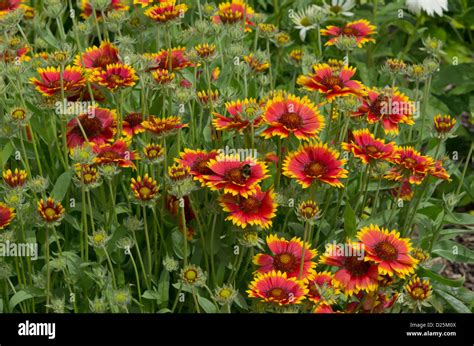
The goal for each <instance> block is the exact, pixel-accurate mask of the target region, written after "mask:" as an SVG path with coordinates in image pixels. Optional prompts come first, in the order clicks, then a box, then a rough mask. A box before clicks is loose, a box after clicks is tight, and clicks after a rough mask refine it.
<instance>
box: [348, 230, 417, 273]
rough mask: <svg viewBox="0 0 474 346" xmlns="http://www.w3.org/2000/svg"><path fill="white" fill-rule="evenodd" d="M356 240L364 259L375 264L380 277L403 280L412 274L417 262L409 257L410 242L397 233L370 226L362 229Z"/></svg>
mask: <svg viewBox="0 0 474 346" xmlns="http://www.w3.org/2000/svg"><path fill="white" fill-rule="evenodd" d="M357 238H358V239H359V240H360V241H361V242H362V244H364V250H365V259H366V260H367V261H369V260H370V261H373V262H375V263H377V264H378V269H379V273H380V274H381V275H386V274H387V275H390V276H393V275H394V274H395V275H396V276H399V277H401V278H404V277H405V276H406V275H409V274H411V273H413V272H414V269H415V266H416V264H417V263H418V261H417V260H416V259H415V258H413V257H412V256H411V255H410V251H412V246H411V242H410V240H409V239H408V238H401V237H400V233H399V232H397V231H395V230H392V231H391V232H389V230H388V229H385V228H380V227H379V226H377V225H370V226H367V227H363V228H362V229H361V230H360V231H359V232H358V233H357Z"/></svg>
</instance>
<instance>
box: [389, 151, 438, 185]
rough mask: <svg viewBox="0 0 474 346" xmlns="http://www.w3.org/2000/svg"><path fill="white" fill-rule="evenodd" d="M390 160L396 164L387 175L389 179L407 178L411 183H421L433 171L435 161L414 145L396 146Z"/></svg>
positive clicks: (399, 179) (400, 179)
mask: <svg viewBox="0 0 474 346" xmlns="http://www.w3.org/2000/svg"><path fill="white" fill-rule="evenodd" d="M389 162H391V163H393V164H395V167H393V168H391V169H390V170H389V171H388V173H387V174H386V175H385V178H386V179H388V180H394V181H402V180H403V179H407V180H408V182H409V183H410V184H416V185H419V184H421V182H422V181H423V179H425V177H426V176H427V175H428V174H429V173H430V172H432V171H431V170H432V168H433V167H434V161H433V159H432V158H431V157H429V156H425V155H421V153H420V152H419V151H417V150H415V148H413V147H409V146H406V147H396V148H395V150H394V155H393V156H392V157H391V158H390V159H389Z"/></svg>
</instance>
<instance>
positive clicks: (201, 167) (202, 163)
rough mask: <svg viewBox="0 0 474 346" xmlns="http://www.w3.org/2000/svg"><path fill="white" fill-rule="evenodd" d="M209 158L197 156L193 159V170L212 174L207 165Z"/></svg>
mask: <svg viewBox="0 0 474 346" xmlns="http://www.w3.org/2000/svg"><path fill="white" fill-rule="evenodd" d="M208 162H209V160H206V159H203V158H199V159H196V161H194V164H193V166H192V169H193V171H196V172H198V173H199V174H212V170H211V169H210V168H209V167H207V164H208Z"/></svg>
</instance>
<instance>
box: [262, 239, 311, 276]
mask: <svg viewBox="0 0 474 346" xmlns="http://www.w3.org/2000/svg"><path fill="white" fill-rule="evenodd" d="M267 246H268V248H269V249H270V252H271V254H264V253H260V254H257V255H255V256H254V258H253V263H254V264H256V265H258V266H259V268H258V269H257V271H258V272H259V273H269V272H271V271H280V272H283V273H286V275H287V277H289V278H292V277H294V278H300V279H301V280H304V279H306V278H307V277H308V276H309V275H310V274H313V273H314V268H315V267H316V263H315V262H314V259H315V257H316V256H317V255H318V252H317V251H316V250H314V249H311V245H310V244H309V243H306V242H303V241H302V240H301V239H300V238H297V237H293V238H292V239H290V240H286V239H285V238H278V236H276V235H269V236H267ZM303 252H304V257H303ZM302 260H303V271H302V273H301V274H302V275H301V277H300V270H301V261H302Z"/></svg>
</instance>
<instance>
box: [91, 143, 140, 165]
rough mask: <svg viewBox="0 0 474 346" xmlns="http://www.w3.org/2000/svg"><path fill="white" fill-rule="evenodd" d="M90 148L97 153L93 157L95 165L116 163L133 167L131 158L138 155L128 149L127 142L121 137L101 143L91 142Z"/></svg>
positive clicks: (134, 158) (133, 158)
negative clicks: (110, 141) (111, 141)
mask: <svg viewBox="0 0 474 346" xmlns="http://www.w3.org/2000/svg"><path fill="white" fill-rule="evenodd" d="M92 149H93V151H94V153H95V154H96V155H97V156H96V157H95V158H94V161H95V163H96V164H97V165H117V166H119V167H132V168H134V169H135V164H134V163H133V160H136V159H137V158H138V156H137V154H136V153H135V152H134V151H133V150H131V149H129V147H128V145H127V142H125V141H124V140H122V139H119V140H117V141H115V142H113V143H106V144H102V145H97V144H93V145H92Z"/></svg>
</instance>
